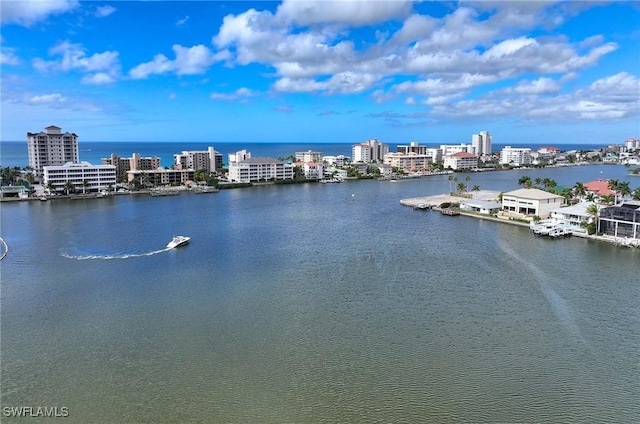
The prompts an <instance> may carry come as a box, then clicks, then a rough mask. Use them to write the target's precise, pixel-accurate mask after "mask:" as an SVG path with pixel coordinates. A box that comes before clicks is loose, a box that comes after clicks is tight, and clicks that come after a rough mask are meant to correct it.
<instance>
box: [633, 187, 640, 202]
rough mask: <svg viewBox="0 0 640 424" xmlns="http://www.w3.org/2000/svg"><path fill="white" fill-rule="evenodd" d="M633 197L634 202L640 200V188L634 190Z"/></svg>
mask: <svg viewBox="0 0 640 424" xmlns="http://www.w3.org/2000/svg"><path fill="white" fill-rule="evenodd" d="M631 197H632V198H633V200H640V187H637V188H636V189H635V190H633V193H631Z"/></svg>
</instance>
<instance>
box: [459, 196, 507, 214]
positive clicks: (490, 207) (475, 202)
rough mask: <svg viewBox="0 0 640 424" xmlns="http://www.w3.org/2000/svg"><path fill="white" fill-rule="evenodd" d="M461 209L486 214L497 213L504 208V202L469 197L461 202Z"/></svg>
mask: <svg viewBox="0 0 640 424" xmlns="http://www.w3.org/2000/svg"><path fill="white" fill-rule="evenodd" d="M460 209H461V210H465V211H472V212H477V213H481V214H485V215H493V214H496V213H498V212H499V211H500V209H502V204H501V203H497V202H489V201H487V200H480V199H468V200H464V201H461V202H460Z"/></svg>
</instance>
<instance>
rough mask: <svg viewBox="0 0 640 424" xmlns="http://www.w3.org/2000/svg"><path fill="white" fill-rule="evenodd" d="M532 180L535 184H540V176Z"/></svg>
mask: <svg viewBox="0 0 640 424" xmlns="http://www.w3.org/2000/svg"><path fill="white" fill-rule="evenodd" d="M533 181H534V182H535V184H536V186H539V185H540V184H542V178H540V177H536V179H535V180H533Z"/></svg>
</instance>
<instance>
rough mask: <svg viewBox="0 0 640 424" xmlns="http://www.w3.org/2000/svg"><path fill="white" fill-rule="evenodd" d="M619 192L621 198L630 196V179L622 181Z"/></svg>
mask: <svg viewBox="0 0 640 424" xmlns="http://www.w3.org/2000/svg"><path fill="white" fill-rule="evenodd" d="M618 194H620V200H622V199H623V198H624V196H628V195H630V194H631V187H629V181H622V182H621V183H620V184H618Z"/></svg>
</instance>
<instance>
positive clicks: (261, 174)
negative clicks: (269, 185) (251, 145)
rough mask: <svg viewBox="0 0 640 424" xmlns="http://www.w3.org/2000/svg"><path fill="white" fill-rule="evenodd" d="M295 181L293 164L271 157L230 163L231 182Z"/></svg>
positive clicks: (250, 158)
mask: <svg viewBox="0 0 640 424" xmlns="http://www.w3.org/2000/svg"><path fill="white" fill-rule="evenodd" d="M289 179H293V164H291V163H284V162H282V161H280V160H277V159H273V158H269V157H256V158H252V157H249V158H247V159H244V160H240V161H237V162H229V180H230V181H233V182H239V183H252V182H259V181H271V180H289Z"/></svg>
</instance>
